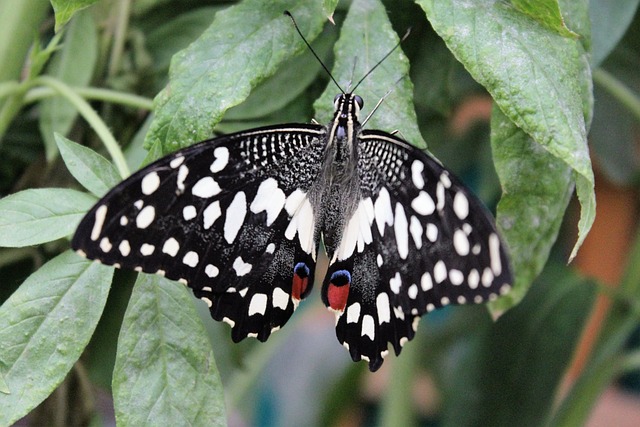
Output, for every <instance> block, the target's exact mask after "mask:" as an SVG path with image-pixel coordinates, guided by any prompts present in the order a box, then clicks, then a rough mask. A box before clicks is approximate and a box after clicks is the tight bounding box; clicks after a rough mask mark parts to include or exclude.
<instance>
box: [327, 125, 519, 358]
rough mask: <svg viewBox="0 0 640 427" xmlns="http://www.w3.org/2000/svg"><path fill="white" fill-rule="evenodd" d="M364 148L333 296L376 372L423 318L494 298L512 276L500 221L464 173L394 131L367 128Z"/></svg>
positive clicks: (352, 344) (360, 353) (348, 333)
mask: <svg viewBox="0 0 640 427" xmlns="http://www.w3.org/2000/svg"><path fill="white" fill-rule="evenodd" d="M357 144H358V154H359V158H358V178H359V181H360V182H359V186H360V201H359V204H358V207H357V209H356V210H355V213H354V214H353V215H352V216H351V218H350V219H349V220H348V221H347V224H346V227H345V229H344V231H343V232H342V239H341V241H340V244H339V245H338V247H337V249H336V250H335V251H334V253H332V254H329V255H330V261H331V263H330V266H329V271H328V273H327V277H326V278H325V280H324V284H323V300H324V302H325V304H327V305H328V306H329V307H330V308H332V309H334V310H335V311H336V313H337V315H338V316H339V317H338V321H337V326H336V332H337V336H338V339H339V340H340V342H342V343H343V344H344V345H345V347H347V348H348V349H349V351H350V353H351V356H352V358H353V359H354V360H360V359H361V358H362V359H365V360H368V361H369V366H370V368H371V369H372V370H376V369H377V368H378V367H379V366H380V365H381V364H382V358H383V357H384V356H385V355H386V354H387V352H388V350H387V347H388V343H391V344H392V345H393V348H394V350H395V352H396V354H398V353H399V352H400V350H401V348H402V346H403V345H404V343H405V342H406V341H408V340H410V339H412V338H413V336H414V334H415V330H416V327H417V323H418V321H419V319H420V316H421V315H423V314H424V313H426V312H429V311H432V310H434V309H436V308H439V307H443V306H446V305H449V304H464V303H480V302H483V301H486V300H488V299H493V298H495V297H497V296H498V295H500V294H502V293H504V292H506V291H508V290H509V289H510V286H511V283H512V277H511V272H510V267H509V261H508V257H507V254H506V250H505V248H504V245H503V244H502V242H501V240H500V238H499V236H498V233H497V231H496V229H495V225H494V222H493V220H492V217H491V216H490V215H489V214H488V212H487V211H486V209H485V208H484V206H482V204H481V203H480V202H479V201H478V199H477V198H476V197H475V196H474V195H473V194H472V193H470V192H469V191H468V190H467V189H466V188H465V186H464V185H463V184H462V183H461V182H460V181H459V180H458V179H457V178H456V177H454V176H453V175H452V174H450V173H449V172H448V171H447V170H445V169H444V168H443V167H442V166H441V165H440V164H439V163H438V162H436V161H435V160H434V159H432V158H431V157H429V156H428V155H426V154H425V153H423V152H422V151H419V150H417V149H415V148H413V147H412V146H410V145H408V144H407V143H406V142H404V141H402V140H400V139H398V138H396V137H394V136H392V135H390V134H387V133H384V132H379V131H362V132H361V133H360V134H359V137H358V139H357ZM330 232H331V231H327V233H330ZM337 232H340V231H337ZM345 278H348V279H349V280H348V281H347V280H345Z"/></svg>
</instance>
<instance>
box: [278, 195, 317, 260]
mask: <svg viewBox="0 0 640 427" xmlns="http://www.w3.org/2000/svg"><path fill="white" fill-rule="evenodd" d="M298 191H299V190H296V191H294V192H293V193H292V194H291V196H293V194H295V193H296V192H298ZM301 194H302V198H300V196H296V197H295V199H291V196H289V198H288V199H287V202H286V203H285V209H286V210H287V213H289V215H292V217H291V221H290V222H289V225H288V226H287V229H286V230H285V232H284V236H285V237H286V238H287V239H289V240H293V238H294V237H295V235H296V233H297V234H298V240H299V241H300V247H301V248H302V250H303V251H305V252H306V253H308V254H310V253H312V251H313V249H314V248H313V242H314V238H313V237H314V236H313V234H314V231H315V230H314V228H315V225H314V223H315V220H314V217H313V208H312V207H311V203H310V202H309V199H307V198H306V197H305V195H304V193H301ZM290 200H295V201H296V202H298V201H299V202H300V204H299V205H297V206H295V205H294V202H291V204H290ZM314 256H315V254H314Z"/></svg>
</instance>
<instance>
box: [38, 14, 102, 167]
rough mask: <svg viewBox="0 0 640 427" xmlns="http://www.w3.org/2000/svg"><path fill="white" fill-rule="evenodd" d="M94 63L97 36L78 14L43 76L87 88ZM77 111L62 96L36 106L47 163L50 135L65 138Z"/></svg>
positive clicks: (91, 24)
mask: <svg viewBox="0 0 640 427" xmlns="http://www.w3.org/2000/svg"><path fill="white" fill-rule="evenodd" d="M97 59H98V35H97V31H96V24H95V22H94V21H93V17H92V15H91V14H90V13H88V12H87V11H85V12H81V13H78V14H77V15H76V17H75V19H74V20H73V21H72V22H71V24H69V28H68V29H67V30H66V32H65V35H64V39H63V43H62V46H61V47H60V49H58V50H57V51H56V52H55V53H54V54H53V56H52V58H51V61H49V63H48V65H47V69H46V72H47V74H48V75H51V76H54V77H56V78H58V79H59V80H61V81H62V82H64V83H66V84H68V85H70V86H78V87H82V86H87V85H88V84H89V83H90V81H91V77H92V75H93V70H94V68H95V65H96V61H97ZM77 116H78V111H77V110H76V109H75V107H74V106H73V105H71V103H70V102H69V101H67V100H66V99H65V98H64V97H62V96H54V97H52V98H48V99H44V100H43V101H42V102H41V103H40V116H39V125H40V134H41V135H42V138H43V139H44V142H45V152H46V155H47V159H48V160H51V159H52V158H53V156H54V155H55V154H56V143H55V140H54V136H53V134H54V132H58V133H60V134H62V135H66V134H67V133H68V132H69V130H70V129H71V126H72V125H73V122H74V120H75V119H76V117H77Z"/></svg>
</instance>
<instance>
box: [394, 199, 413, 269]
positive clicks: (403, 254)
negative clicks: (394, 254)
mask: <svg viewBox="0 0 640 427" xmlns="http://www.w3.org/2000/svg"><path fill="white" fill-rule="evenodd" d="M393 229H394V231H395V235H396V244H397V245H398V254H399V255H400V258H402V259H407V256H409V229H408V224H407V217H406V215H405V213H404V209H403V208H402V205H401V204H400V203H396V216H395V218H394V223H393Z"/></svg>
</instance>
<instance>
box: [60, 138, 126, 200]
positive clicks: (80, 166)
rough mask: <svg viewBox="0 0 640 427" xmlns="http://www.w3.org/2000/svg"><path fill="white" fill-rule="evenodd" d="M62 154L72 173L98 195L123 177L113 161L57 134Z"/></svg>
mask: <svg viewBox="0 0 640 427" xmlns="http://www.w3.org/2000/svg"><path fill="white" fill-rule="evenodd" d="M55 139H56V143H57V144H58V149H59V150H60V155H61V156H62V159H63V160H64V163H65V165H66V166H67V169H69V172H71V175H73V177H74V178H75V179H77V180H78V182H79V183H80V184H82V186H83V187H84V188H86V189H87V190H89V191H91V192H92V193H93V194H95V195H96V196H98V197H102V196H104V195H105V193H106V192H107V191H109V190H110V189H111V188H112V187H113V186H115V185H116V184H117V183H119V182H120V181H121V180H122V178H121V177H120V175H119V174H118V171H117V170H116V168H115V166H114V165H113V163H111V162H110V161H108V160H107V159H105V158H104V157H102V156H101V155H100V154H98V153H96V152H95V151H93V150H92V149H90V148H87V147H84V146H82V145H80V144H77V143H75V142H73V141H71V140H70V139H67V138H65V137H64V136H62V135H59V134H57V133H56V134H55Z"/></svg>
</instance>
